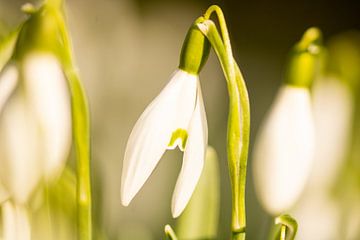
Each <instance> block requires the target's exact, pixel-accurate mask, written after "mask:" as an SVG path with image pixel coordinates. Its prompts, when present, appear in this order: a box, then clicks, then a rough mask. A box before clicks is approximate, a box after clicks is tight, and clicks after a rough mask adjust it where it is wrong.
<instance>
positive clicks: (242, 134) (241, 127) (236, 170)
mask: <svg viewBox="0 0 360 240" xmlns="http://www.w3.org/2000/svg"><path fill="white" fill-rule="evenodd" d="M198 28H199V29H200V31H201V32H202V33H203V34H204V35H205V36H206V37H207V38H208V40H209V42H210V43H211V45H212V47H213V48H214V50H215V52H216V54H217V56H218V59H219V61H220V64H221V66H222V69H223V71H224V74H225V78H226V80H227V84H228V92H229V105H230V111H229V119H228V144H227V145H228V149H227V150H228V161H229V171H230V179H231V184H232V199H233V206H232V236H233V237H232V238H233V239H245V227H246V212H245V186H246V167H247V155H248V146H249V136H250V106H249V98H248V93H247V89H246V85H245V82H244V79H243V77H242V75H241V72H240V69H239V67H238V66H237V64H236V62H235V60H234V59H233V57H232V54H231V55H230V56H229V55H228V54H227V50H226V49H225V45H224V43H223V41H222V39H221V37H220V35H219V33H218V31H217V29H216V26H215V24H214V23H213V22H212V21H211V20H205V21H204V22H203V23H199V24H198ZM223 32H226V31H223ZM223 38H225V37H223ZM230 58H231V60H230ZM232 68H233V69H234V74H232Z"/></svg>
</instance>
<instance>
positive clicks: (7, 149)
mask: <svg viewBox="0 0 360 240" xmlns="http://www.w3.org/2000/svg"><path fill="white" fill-rule="evenodd" d="M15 94H16V95H15V96H13V97H12V98H11V99H9V101H8V102H7V104H6V107H5V108H4V112H3V115H2V117H1V120H0V146H1V148H2V149H1V150H2V151H1V152H0V165H1V168H0V178H1V182H2V183H3V185H4V187H5V189H6V190H7V191H8V192H9V194H10V195H11V196H12V197H13V198H14V200H15V201H16V202H20V203H23V202H26V201H27V199H28V197H29V195H30V194H31V193H32V191H33V190H34V188H35V186H36V185H37V183H38V182H39V180H40V178H41V173H42V172H41V169H42V165H41V160H40V159H41V156H39V153H40V152H41V151H42V147H41V145H40V144H39V142H40V140H39V134H38V128H37V126H38V125H37V122H36V119H35V117H34V115H33V113H32V112H31V111H29V108H28V105H27V102H26V99H25V98H24V96H23V95H21V94H18V92H16V93H15Z"/></svg>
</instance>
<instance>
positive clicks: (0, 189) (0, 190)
mask: <svg viewBox="0 0 360 240" xmlns="http://www.w3.org/2000/svg"><path fill="white" fill-rule="evenodd" d="M8 198H9V193H8V192H7V191H6V190H5V188H4V186H3V185H2V183H1V182H0V205H1V204H2V203H3V202H4V201H5V200H6V199H8Z"/></svg>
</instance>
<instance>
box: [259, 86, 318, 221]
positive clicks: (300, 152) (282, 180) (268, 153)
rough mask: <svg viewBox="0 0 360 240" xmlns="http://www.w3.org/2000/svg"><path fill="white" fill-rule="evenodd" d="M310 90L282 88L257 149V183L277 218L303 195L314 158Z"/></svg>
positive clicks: (266, 204) (263, 129)
mask: <svg viewBox="0 0 360 240" xmlns="http://www.w3.org/2000/svg"><path fill="white" fill-rule="evenodd" d="M314 138H315V137H314V123H313V117H312V108H311V102H310V94H309V91H308V90H307V89H305V88H297V87H291V86H284V87H282V88H281V89H280V92H279V95H278V96H277V98H276V100H275V102H274V104H273V106H272V108H271V110H270V114H269V116H268V118H267V119H266V122H265V124H264V126H263V127H262V129H260V132H259V135H258V138H257V139H256V143H255V147H254V167H253V170H254V182H255V187H256V190H257V193H258V196H259V198H260V201H261V202H262V203H263V206H264V207H265V209H266V210H267V211H268V212H270V213H272V214H274V215H277V214H279V213H282V212H284V211H287V210H288V209H289V208H291V207H292V206H293V204H294V203H295V202H296V201H297V199H298V197H299V196H300V194H301V192H302V190H303V188H304V186H305V183H306V181H307V178H308V175H309V173H310V170H311V165H312V162H313V157H314V144H315V143H314V141H315V140H314Z"/></svg>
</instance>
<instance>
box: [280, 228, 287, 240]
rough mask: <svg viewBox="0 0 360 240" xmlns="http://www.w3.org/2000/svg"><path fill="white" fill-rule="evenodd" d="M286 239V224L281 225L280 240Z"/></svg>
mask: <svg viewBox="0 0 360 240" xmlns="http://www.w3.org/2000/svg"><path fill="white" fill-rule="evenodd" d="M285 239H286V226H285V225H282V226H281V230H280V240H285Z"/></svg>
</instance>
